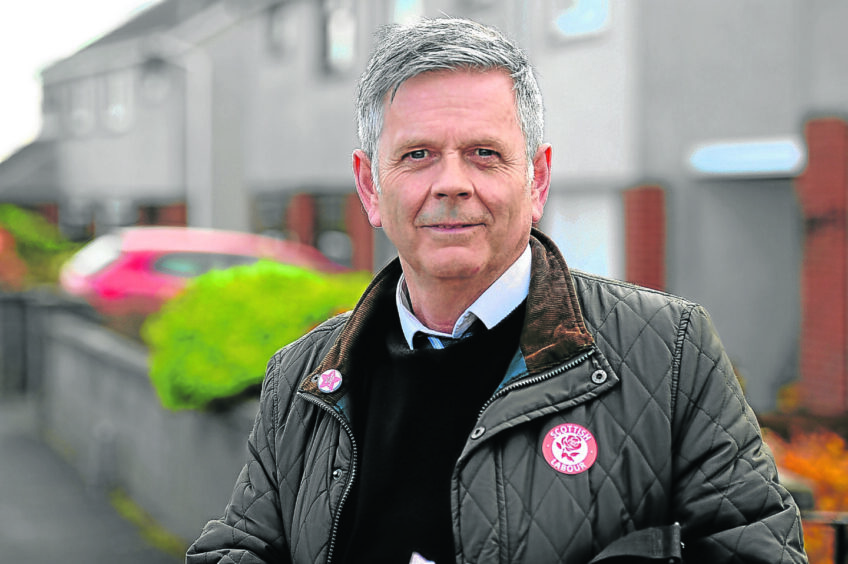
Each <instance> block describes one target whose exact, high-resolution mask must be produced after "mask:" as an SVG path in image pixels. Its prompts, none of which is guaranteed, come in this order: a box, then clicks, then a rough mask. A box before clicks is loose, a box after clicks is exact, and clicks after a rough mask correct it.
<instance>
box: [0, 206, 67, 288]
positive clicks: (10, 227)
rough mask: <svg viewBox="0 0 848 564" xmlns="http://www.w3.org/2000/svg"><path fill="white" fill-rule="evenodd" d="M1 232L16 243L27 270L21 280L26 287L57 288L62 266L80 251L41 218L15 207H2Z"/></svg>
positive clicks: (18, 254) (54, 227)
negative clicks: (42, 286) (48, 286)
mask: <svg viewBox="0 0 848 564" xmlns="http://www.w3.org/2000/svg"><path fill="white" fill-rule="evenodd" d="M0 230H2V231H5V232H7V233H9V234H10V235H11V237H12V239H14V241H15V251H16V254H17V256H18V257H19V258H20V259H21V260H22V261H23V265H24V266H25V267H26V268H25V271H22V273H21V276H20V277H21V280H20V281H19V285H20V286H22V287H31V286H35V285H39V284H55V283H56V281H57V280H58V279H59V269H60V268H61V266H62V263H63V262H65V260H67V259H68V258H69V257H70V256H71V255H72V254H73V253H75V252H76V251H77V250H78V249H79V248H80V245H79V244H78V243H73V242H71V241H68V240H67V239H66V238H65V237H63V236H62V234H61V233H60V232H59V228H58V227H56V226H55V225H53V224H52V223H50V222H49V221H47V220H46V219H45V218H44V217H43V216H42V215H41V214H39V213H36V212H32V211H28V210H25V209H23V208H20V207H18V206H15V205H12V204H0Z"/></svg>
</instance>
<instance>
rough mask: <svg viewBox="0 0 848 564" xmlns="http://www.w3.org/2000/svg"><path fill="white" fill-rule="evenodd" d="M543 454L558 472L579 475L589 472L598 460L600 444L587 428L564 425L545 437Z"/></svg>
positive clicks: (558, 426)
mask: <svg viewBox="0 0 848 564" xmlns="http://www.w3.org/2000/svg"><path fill="white" fill-rule="evenodd" d="M542 454H543V455H544V456H545V460H547V461H548V464H550V465H551V468H553V469H554V470H556V471H557V472H562V473H563V474H579V473H581V472H585V471H586V470H588V469H589V468H590V467H591V466H592V464H594V463H595V460H597V458H598V443H596V442H595V437H594V435H592V433H590V432H589V430H588V429H586V428H585V427H582V426H580V425H577V424H575V423H563V424H562V425H557V426H556V427H554V428H553V429H551V430H550V431H548V433H547V434H546V435H545V440H544V441H543V442H542Z"/></svg>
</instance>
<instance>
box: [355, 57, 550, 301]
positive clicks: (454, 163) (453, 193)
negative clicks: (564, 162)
mask: <svg viewBox="0 0 848 564" xmlns="http://www.w3.org/2000/svg"><path fill="white" fill-rule="evenodd" d="M512 86H513V83H512V79H511V78H510V77H509V75H507V74H506V73H505V72H502V71H489V72H479V71H437V72H429V73H425V74H422V75H418V76H416V77H414V78H411V79H409V80H408V81H406V82H404V83H403V84H402V85H401V87H400V88H399V89H398V91H397V93H396V95H395V98H394V100H392V101H391V103H389V102H388V101H387V102H386V107H385V119H384V124H383V130H382V133H381V135H380V139H379V142H378V154H379V163H378V170H379V178H380V187H381V191H380V192H379V193H378V192H377V190H376V187H375V183H374V182H373V179H372V178H371V171H370V164H371V163H370V162H369V161H368V158H367V157H366V156H365V155H364V153H362V152H361V151H357V152H355V153H354V172H355V174H356V180H357V189H358V190H359V194H360V197H361V198H362V202H363V205H364V206H365V209H366V211H367V212H368V217H369V220H370V221H371V224H372V225H374V226H375V227H383V229H384V230H385V232H386V235H387V236H388V237H389V239H390V240H391V241H392V242H393V243H394V245H395V246H396V247H397V250H398V255H399V257H400V260H401V263H402V265H403V269H404V273H405V274H406V276H407V280H408V283H409V284H410V288H412V287H413V286H414V285H415V284H418V283H429V282H434V281H440V282H447V281H463V282H464V283H468V284H472V285H474V287H475V288H478V289H479V291H480V292H482V291H483V290H485V288H487V287H488V286H489V285H490V284H491V283H492V282H493V281H494V280H496V279H497V277H498V276H500V275H501V274H502V273H503V272H504V271H505V270H506V269H507V268H508V267H509V265H510V264H512V262H514V261H515V259H517V258H518V256H519V255H520V254H521V252H522V251H523V250H524V248H525V247H526V245H527V240H528V237H529V233H530V227H531V224H532V222H534V221H538V220H539V219H540V218H541V216H542V209H543V206H544V202H545V199H546V198H547V191H548V185H549V182H550V155H551V151H550V146H547V145H546V146H544V147H542V148H540V149H539V151H538V152H537V154H536V156H535V158H534V159H533V163H532V164H533V168H532V173H531V175H530V179H529V182H528V163H527V158H526V154H525V145H524V135H523V134H522V132H521V128H520V127H519V124H518V120H517V116H516V109H515V97H514V94H513V91H512Z"/></svg>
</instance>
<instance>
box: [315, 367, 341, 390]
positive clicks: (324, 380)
mask: <svg viewBox="0 0 848 564" xmlns="http://www.w3.org/2000/svg"><path fill="white" fill-rule="evenodd" d="M341 385H342V373H341V372H339V371H338V370H335V369H332V370H327V371H326V372H323V373H322V374H321V375H320V376H318V389H319V390H321V391H322V392H324V393H325V394H332V393H333V392H335V391H336V390H338V389H339V388H340V387H341Z"/></svg>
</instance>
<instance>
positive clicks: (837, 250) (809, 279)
mask: <svg viewBox="0 0 848 564" xmlns="http://www.w3.org/2000/svg"><path fill="white" fill-rule="evenodd" d="M805 135H806V138H807V153H808V157H807V168H806V170H805V171H804V172H803V174H801V176H799V177H798V180H797V182H796V191H797V193H798V199H799V201H800V204H801V209H802V212H803V215H804V259H803V264H802V266H801V351H800V356H801V358H800V371H801V386H800V388H801V389H800V392H801V394H800V395H801V404H802V405H803V407H805V408H807V409H808V410H809V411H810V412H812V413H815V414H818V415H837V414H841V413H844V412H845V411H846V410H848V393H846V389H848V388H847V386H848V374H846V368H847V367H848V359H846V346H848V319H846V316H848V308H847V307H846V300H848V295H846V292H848V285H846V280H848V268H846V266H848V246H846V232H845V220H846V211H848V205H846V204H848V125H846V123H845V122H844V121H842V120H840V119H835V118H825V119H815V120H811V121H809V122H808V123H807V124H806V126H805Z"/></svg>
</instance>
